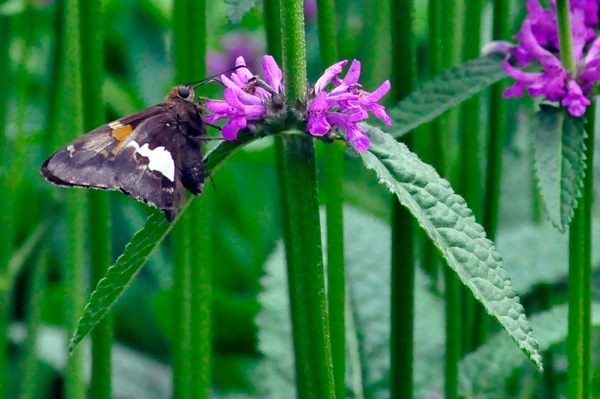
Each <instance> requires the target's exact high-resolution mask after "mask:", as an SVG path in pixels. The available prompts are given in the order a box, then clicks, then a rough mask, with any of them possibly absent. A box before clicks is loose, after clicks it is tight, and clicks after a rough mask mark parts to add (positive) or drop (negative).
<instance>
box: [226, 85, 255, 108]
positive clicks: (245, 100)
mask: <svg viewBox="0 0 600 399" xmlns="http://www.w3.org/2000/svg"><path fill="white" fill-rule="evenodd" d="M226 90H230V91H231V92H233V93H234V94H235V96H236V97H237V99H238V100H239V102H240V103H241V104H244V105H261V104H262V100H261V99H260V98H259V97H257V96H255V95H252V94H250V93H247V92H245V91H244V90H242V89H240V88H239V87H237V86H236V87H230V88H228V89H226Z"/></svg>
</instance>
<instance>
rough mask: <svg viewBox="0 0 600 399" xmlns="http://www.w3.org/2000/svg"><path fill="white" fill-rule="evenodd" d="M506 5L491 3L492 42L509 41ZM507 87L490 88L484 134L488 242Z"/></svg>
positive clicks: (480, 329)
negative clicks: (485, 145)
mask: <svg viewBox="0 0 600 399" xmlns="http://www.w3.org/2000/svg"><path fill="white" fill-rule="evenodd" d="M508 17H509V3H508V2H506V1H500V0H496V1H494V21H493V39H494V40H502V39H504V40H505V39H508V38H509V36H510V33H509V21H508ZM505 88H506V84H504V83H502V82H499V83H496V84H495V85H493V86H492V87H491V89H490V107H489V124H488V131H487V135H488V137H487V142H488V145H487V154H486V155H487V162H486V165H487V166H486V180H485V193H484V205H483V223H482V224H483V227H484V228H485V231H486V233H487V236H488V238H489V239H490V240H492V241H495V240H496V230H497V229H498V213H499V201H500V177H501V173H502V149H503V147H504V134H505V131H506V128H507V125H506V101H504V99H503V98H502V93H503V92H504V90H505ZM482 310H483V309H482V308H481V306H478V307H477V308H476V313H475V326H476V328H475V329H474V333H475V335H474V337H473V342H474V344H475V345H474V347H476V346H478V345H479V344H480V343H482V342H483V340H484V339H485V334H486V332H487V323H485V320H484V319H483V316H485V313H484V312H482Z"/></svg>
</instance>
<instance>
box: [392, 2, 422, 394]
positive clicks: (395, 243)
mask: <svg viewBox="0 0 600 399" xmlns="http://www.w3.org/2000/svg"><path fill="white" fill-rule="evenodd" d="M390 16H391V20H390V25H391V36H392V49H393V50H392V76H391V78H392V82H393V85H392V87H393V91H392V93H391V94H392V95H391V99H392V101H394V102H397V101H399V100H400V99H402V98H403V97H405V96H407V95H408V94H410V92H411V91H412V90H413V89H414V87H415V84H416V80H417V68H416V51H415V43H414V40H413V2H412V1H405V0H392V1H390ZM411 141H412V140H411V138H410V137H407V138H406V139H405V143H406V144H407V145H408V146H409V147H410V145H411ZM392 201H393V202H392V265H391V331H390V337H391V341H390V351H391V353H390V355H391V371H390V391H391V395H390V397H391V398H397V399H400V398H407V399H408V398H412V396H413V357H414V353H413V352H414V349H413V336H414V291H415V286H414V278H415V259H414V242H415V227H414V218H413V216H412V215H411V214H410V212H409V211H408V210H407V209H406V208H405V207H403V206H402V205H401V204H400V202H399V201H398V198H396V196H393V197H392Z"/></svg>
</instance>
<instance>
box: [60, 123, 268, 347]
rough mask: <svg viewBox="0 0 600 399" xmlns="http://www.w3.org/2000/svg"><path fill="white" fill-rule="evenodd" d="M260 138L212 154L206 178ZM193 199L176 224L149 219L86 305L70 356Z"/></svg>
mask: <svg viewBox="0 0 600 399" xmlns="http://www.w3.org/2000/svg"><path fill="white" fill-rule="evenodd" d="M257 137H258V136H251V135H241V136H238V141H224V142H222V143H221V144H219V145H218V146H217V147H216V148H215V149H214V150H212V151H210V152H209V153H208V155H207V156H206V157H205V165H206V168H207V176H208V174H209V173H214V172H216V171H217V170H218V169H219V168H220V166H221V165H222V164H223V162H224V161H225V160H226V159H227V158H229V157H230V156H231V155H232V154H233V153H234V152H235V151H237V150H238V149H240V148H241V147H242V146H243V145H245V144H247V143H249V142H251V141H252V140H254V139H255V138H257ZM194 198H195V197H194V196H188V198H187V199H186V201H185V203H184V204H183V205H181V207H180V208H179V213H178V215H177V218H176V219H175V220H174V221H173V223H169V222H167V220H166V218H165V216H164V215H163V214H162V212H159V211H158V210H156V211H154V212H153V213H152V215H150V217H149V218H148V221H147V222H146V224H145V225H144V227H143V228H142V229H141V230H140V231H138V232H137V233H136V234H135V235H134V236H133V238H132V239H131V241H130V242H129V244H127V246H126V247H125V252H124V253H123V254H122V255H121V256H120V257H119V258H118V259H117V261H116V262H115V264H114V265H112V266H111V267H110V268H109V269H108V270H107V272H106V276H105V277H104V278H102V279H101V280H100V281H99V282H98V285H97V286H96V289H95V290H94V292H93V293H92V295H91V297H90V299H89V301H88V303H87V305H85V309H84V311H83V316H82V317H81V319H80V320H79V323H78V324H77V330H76V331H75V333H74V334H73V338H72V340H71V343H70V344H69V352H72V351H73V349H74V348H75V346H77V344H78V343H79V342H81V340H82V339H83V337H85V336H86V335H87V334H88V333H89V332H90V331H91V330H92V328H94V327H95V326H96V324H98V322H99V321H100V320H101V319H102V317H104V315H105V314H106V312H107V311H108V309H110V307H111V306H112V305H113V304H114V303H115V301H116V300H117V299H118V297H119V295H121V293H122V292H123V290H124V289H125V287H127V285H128V284H129V283H130V282H131V280H132V279H133V277H135V275H136V274H137V272H138V271H139V270H140V268H141V267H142V266H143V265H144V263H145V262H146V260H147V259H148V257H149V256H150V254H151V253H152V252H153V251H154V250H155V249H156V247H157V246H158V244H160V243H161V241H162V240H163V239H164V238H165V237H166V235H167V234H168V233H169V231H171V228H172V227H173V226H174V225H175V223H177V220H179V217H180V216H181V215H182V214H183V212H184V211H185V210H186V209H187V207H188V206H189V205H190V203H191V202H192V200H193V199H194Z"/></svg>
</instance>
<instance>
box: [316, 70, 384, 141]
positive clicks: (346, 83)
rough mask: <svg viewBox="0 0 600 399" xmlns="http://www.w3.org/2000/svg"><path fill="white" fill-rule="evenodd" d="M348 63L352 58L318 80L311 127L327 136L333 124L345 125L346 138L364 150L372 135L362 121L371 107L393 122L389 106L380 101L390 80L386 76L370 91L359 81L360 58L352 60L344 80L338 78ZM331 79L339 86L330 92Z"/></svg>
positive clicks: (321, 134)
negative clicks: (366, 130) (328, 89)
mask: <svg viewBox="0 0 600 399" xmlns="http://www.w3.org/2000/svg"><path fill="white" fill-rule="evenodd" d="M347 63H348V61H346V60H344V61H340V62H338V63H336V64H333V65H332V66H330V67H329V68H327V69H326V70H325V73H323V76H321V77H320V78H319V80H317V83H316V84H315V87H314V92H315V94H316V97H315V98H314V99H313V100H312V101H311V102H310V104H309V106H308V126H307V129H308V131H309V132H310V133H311V134H312V135H314V136H323V135H325V134H327V133H329V132H330V131H331V130H332V129H333V127H338V128H344V129H346V140H347V141H351V142H354V145H355V146H356V148H357V149H358V150H359V151H364V150H366V149H368V148H369V138H368V137H367V136H366V135H365V134H364V133H365V130H364V129H363V128H362V127H361V126H360V125H359V124H358V122H359V121H361V120H364V119H367V118H368V117H369V114H368V113H367V111H371V112H373V114H374V115H375V116H376V117H378V118H383V120H384V121H385V123H386V124H388V125H390V124H391V123H392V121H391V119H390V117H389V116H388V114H387V113H386V112H385V108H384V107H383V106H382V105H381V104H378V103H377V101H379V100H380V99H381V97H383V96H384V95H385V94H387V92H388V91H389V90H390V82H389V80H386V81H385V82H384V83H383V84H382V85H381V86H380V87H379V88H378V89H377V90H375V91H374V92H373V93H368V92H366V91H364V90H362V86H361V85H360V84H359V83H358V79H359V77H360V62H359V61H357V60H354V61H353V62H352V64H351V65H350V69H348V73H347V74H346V76H345V77H344V79H343V80H341V79H340V78H338V75H339V74H340V73H342V68H343V67H344V66H345V65H346V64H347ZM331 83H333V84H334V86H335V87H334V88H333V89H331V90H330V91H328V92H327V91H326V90H325V88H326V87H327V86H328V85H329V84H331Z"/></svg>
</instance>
